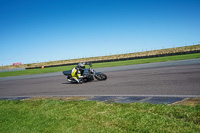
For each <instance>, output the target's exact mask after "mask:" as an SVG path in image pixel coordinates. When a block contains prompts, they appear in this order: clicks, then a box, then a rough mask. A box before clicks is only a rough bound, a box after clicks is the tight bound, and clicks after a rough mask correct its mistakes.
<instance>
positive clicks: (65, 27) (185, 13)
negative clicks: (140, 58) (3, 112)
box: [0, 0, 200, 65]
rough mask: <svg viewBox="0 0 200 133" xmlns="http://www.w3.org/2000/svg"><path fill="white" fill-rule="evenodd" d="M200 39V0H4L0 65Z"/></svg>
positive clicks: (0, 15)
mask: <svg viewBox="0 0 200 133" xmlns="http://www.w3.org/2000/svg"><path fill="white" fill-rule="evenodd" d="M193 44H200V0H0V65H11V64H12V63H15V62H22V63H23V64H27V63H37V62H46V61H55V60H65V59H74V58H83V57H93V56H104V55H110V54H122V53H130V52H139V51H142V50H154V49H162V48H171V47H179V46H185V45H193Z"/></svg>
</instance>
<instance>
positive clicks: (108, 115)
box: [0, 100, 200, 133]
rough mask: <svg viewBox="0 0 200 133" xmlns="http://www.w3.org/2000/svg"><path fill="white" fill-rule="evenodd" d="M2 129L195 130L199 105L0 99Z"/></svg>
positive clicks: (68, 132) (60, 132)
mask: <svg viewBox="0 0 200 133" xmlns="http://www.w3.org/2000/svg"><path fill="white" fill-rule="evenodd" d="M0 112H1V113H0V132H1V133H11V132H17V133H24V132H29V133H36V132H37V133H47V132H48V133H51V132H56V133H74V132H81V133H84V132H85V133H94V132H95V133H96V132H97V133H98V132H104V133H105V132H109V133H115V132H158V133H160V132H166V133H167V132H169V133H173V132H174V133H188V132H193V133H198V132H199V131H200V105H197V106H183V105H166V104H159V105H152V104H148V103H128V104H120V103H110V104H107V103H104V102H96V101H62V100H33V101H29V100H25V101H7V100H1V101H0Z"/></svg>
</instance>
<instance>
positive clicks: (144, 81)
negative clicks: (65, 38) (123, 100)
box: [0, 59, 200, 98]
mask: <svg viewBox="0 0 200 133" xmlns="http://www.w3.org/2000/svg"><path fill="white" fill-rule="evenodd" d="M182 62H184V63H180V61H179V62H177V61H171V62H165V63H151V65H150V66H149V64H143V65H133V66H125V67H116V68H107V69H106V68H104V69H103V68H101V69H98V70H102V71H104V73H105V74H106V75H107V76H108V79H107V80H106V81H97V80H95V81H93V82H90V83H83V84H71V83H67V82H66V77H65V76H64V75H62V74H61V73H56V74H53V75H48V76H44V75H43V76H42V75H41V76H38V77H37V78H34V77H33V78H28V76H24V77H26V78H21V77H23V76H21V77H20V76H19V77H17V78H11V79H9V78H1V80H0V98H2V97H16V96H19V97H35V96H179V97H181V96H182V97H188V96H189V97H200V59H193V60H186V61H182Z"/></svg>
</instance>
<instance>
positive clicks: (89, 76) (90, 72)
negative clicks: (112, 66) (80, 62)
mask: <svg viewBox="0 0 200 133" xmlns="http://www.w3.org/2000/svg"><path fill="white" fill-rule="evenodd" d="M88 65H89V68H85V69H84V72H83V74H82V76H83V78H80V79H79V83H83V82H84V83H86V82H91V81H93V80H94V79H97V80H99V81H105V80H106V79H107V75H106V74H104V73H102V72H96V71H95V70H94V69H93V68H92V63H88ZM71 73H72V70H69V71H63V74H64V75H65V76H67V81H68V82H71V83H77V81H76V80H75V79H74V78H72V75H71Z"/></svg>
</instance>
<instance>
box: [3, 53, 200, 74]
mask: <svg viewBox="0 0 200 133" xmlns="http://www.w3.org/2000/svg"><path fill="white" fill-rule="evenodd" d="M194 58H200V53H196V54H186V55H176V56H166V57H156V58H149V59H137V60H128V61H115V62H105V63H94V64H93V67H94V68H100V67H114V66H124V65H134V64H144V63H155V62H165V61H175V60H185V59H194ZM74 66H75V65H71V66H61V67H51V68H45V69H28V70H23V71H15V72H2V73H0V77H8V76H19V75H31V74H40V73H51V72H61V71H66V70H71V69H72V68H73V67H74Z"/></svg>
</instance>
